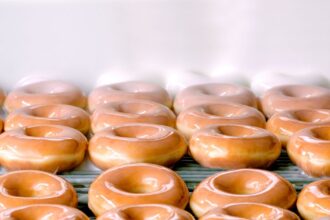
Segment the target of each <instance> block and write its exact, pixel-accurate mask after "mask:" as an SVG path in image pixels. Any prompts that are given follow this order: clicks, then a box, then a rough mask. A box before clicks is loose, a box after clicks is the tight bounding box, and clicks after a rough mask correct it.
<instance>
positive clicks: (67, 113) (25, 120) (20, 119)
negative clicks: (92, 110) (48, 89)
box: [5, 104, 90, 134]
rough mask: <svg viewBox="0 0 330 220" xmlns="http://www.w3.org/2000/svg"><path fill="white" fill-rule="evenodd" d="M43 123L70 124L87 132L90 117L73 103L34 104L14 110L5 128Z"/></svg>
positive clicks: (69, 125)
mask: <svg viewBox="0 0 330 220" xmlns="http://www.w3.org/2000/svg"><path fill="white" fill-rule="evenodd" d="M41 124H48V125H63V126H68V127H72V128H74V129H77V130H79V131H80V132H82V133H85V134H86V133H87V132H88V131H89V127H90V119H89V114H88V113H87V112H85V111H84V110H83V109H81V108H78V107H75V106H72V105H63V104H47V105H33V106H28V107H24V108H20V109H16V110H14V111H12V112H11V113H10V114H9V115H8V117H7V118H6V123H5V130H6V131H9V130H13V129H16V128H21V127H27V126H31V125H41Z"/></svg>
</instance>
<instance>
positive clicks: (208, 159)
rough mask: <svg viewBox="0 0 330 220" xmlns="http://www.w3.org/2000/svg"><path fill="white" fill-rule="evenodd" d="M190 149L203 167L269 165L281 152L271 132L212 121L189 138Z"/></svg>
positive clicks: (261, 166) (262, 166)
mask: <svg viewBox="0 0 330 220" xmlns="http://www.w3.org/2000/svg"><path fill="white" fill-rule="evenodd" d="M189 152H190V154H191V155H192V157H193V158H194V159H195V160H196V161H197V162H198V163H199V164H201V165H202V166H204V167H213V168H226V169H234V168H267V167H269V166H270V165H271V164H272V163H273V162H274V161H275V160H276V159H277V158H278V157H279V156H280V153H281V144H280V141H279V140H278V138H277V137H276V136H275V135H274V134H272V133H271V132H269V131H267V130H265V129H262V128H257V127H252V126H247V125H212V126H209V127H206V128H203V129H201V130H199V131H197V132H196V133H194V134H193V136H192V137H191V139H190V143H189Z"/></svg>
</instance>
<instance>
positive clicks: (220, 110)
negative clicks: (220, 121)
mask: <svg viewBox="0 0 330 220" xmlns="http://www.w3.org/2000/svg"><path fill="white" fill-rule="evenodd" d="M203 111H204V113H206V114H209V115H214V116H219V117H233V116H236V115H239V114H240V113H241V111H242V109H241V108H237V107H234V106H229V105H222V104H211V105H205V106H204V107H203Z"/></svg>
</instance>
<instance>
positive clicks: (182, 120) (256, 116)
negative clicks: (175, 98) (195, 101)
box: [177, 102, 266, 138]
mask: <svg viewBox="0 0 330 220" xmlns="http://www.w3.org/2000/svg"><path fill="white" fill-rule="evenodd" d="M222 124H241V125H251V126H256V127H261V128H264V127H265V125H266V121H265V117H264V116H263V114H262V113H261V112H259V111H258V110H257V109H255V108H252V107H248V106H245V105H240V104H235V103H229V102H227V103H213V104H204V105H198V106H193V107H190V108H188V109H186V110H184V111H182V112H180V114H179V115H178V118H177V128H178V130H179V131H181V132H182V133H183V134H184V135H185V136H186V137H187V138H190V137H191V135H192V134H193V133H194V132H196V131H198V130H199V129H201V128H204V127H206V126H209V125H222Z"/></svg>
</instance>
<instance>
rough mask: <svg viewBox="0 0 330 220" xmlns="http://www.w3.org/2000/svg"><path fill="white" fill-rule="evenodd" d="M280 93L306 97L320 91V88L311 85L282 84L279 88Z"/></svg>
mask: <svg viewBox="0 0 330 220" xmlns="http://www.w3.org/2000/svg"><path fill="white" fill-rule="evenodd" d="M281 91H282V94H283V95H285V96H287V97H291V98H308V97H313V96H317V95H319V94H320V93H321V91H320V88H318V87H311V86H300V85H296V86H284V87H282V88H281Z"/></svg>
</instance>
